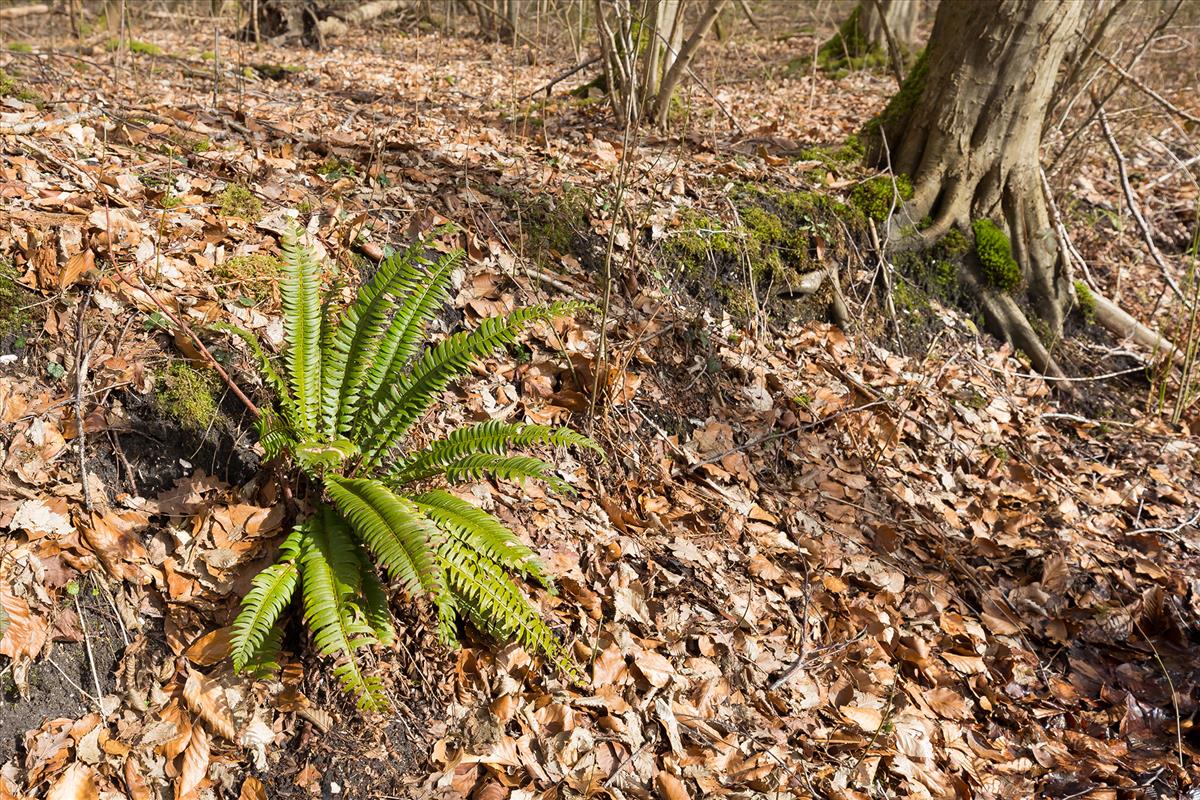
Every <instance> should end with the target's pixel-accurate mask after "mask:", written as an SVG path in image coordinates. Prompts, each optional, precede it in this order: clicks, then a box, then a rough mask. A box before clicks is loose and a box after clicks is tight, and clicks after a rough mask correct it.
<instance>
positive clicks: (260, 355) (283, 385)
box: [210, 322, 292, 406]
mask: <svg viewBox="0 0 1200 800" xmlns="http://www.w3.org/2000/svg"><path fill="white" fill-rule="evenodd" d="M210 327H211V328H212V329H213V330H215V331H222V332H223V333H231V334H233V335H234V336H236V337H238V338H239V339H241V340H242V341H243V342H245V343H246V346H247V347H249V348H250V353H251V355H253V356H254V360H255V361H257V362H258V369H259V371H260V372H261V373H262V375H263V380H264V381H265V382H266V384H267V385H268V386H269V387H270V388H271V389H272V390H273V391H274V392H275V393H276V394H277V395H279V401H280V403H281V404H283V405H284V406H287V405H288V404H290V403H291V402H292V396H291V392H290V391H288V385H287V381H285V380H284V379H283V376H281V375H280V374H279V371H278V370H277V369H275V363H274V362H273V361H272V360H271V357H270V356H268V355H267V352H266V351H265V350H263V347H262V344H261V343H260V342H259V341H258V337H257V336H255V335H254V334H253V333H251V332H250V331H248V330H246V329H245V328H241V327H238V326H237V325H230V324H229V323H227V322H216V323H213V324H212V325H211V326H210Z"/></svg>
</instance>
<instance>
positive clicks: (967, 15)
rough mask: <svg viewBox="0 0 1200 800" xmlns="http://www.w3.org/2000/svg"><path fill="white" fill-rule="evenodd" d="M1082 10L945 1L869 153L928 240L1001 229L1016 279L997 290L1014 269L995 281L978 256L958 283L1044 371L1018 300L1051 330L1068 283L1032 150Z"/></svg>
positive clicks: (1071, 3) (1057, 325)
mask: <svg viewBox="0 0 1200 800" xmlns="http://www.w3.org/2000/svg"><path fill="white" fill-rule="evenodd" d="M1087 11H1088V9H1087V4H1086V3H1083V2H1079V0H969V1H968V0H943V2H942V3H941V4H940V6H939V8H938V12H937V18H936V20H935V22H934V28H933V34H932V36H931V37H930V41H929V45H928V48H927V49H926V53H925V55H924V56H923V57H922V59H921V61H920V62H918V64H917V65H916V67H915V68H914V69H913V71H912V74H910V75H909V77H908V79H907V80H906V81H905V83H904V85H903V86H902V87H901V89H900V91H899V92H898V93H897V94H896V96H895V97H894V98H893V99H892V101H891V103H890V104H889V105H888V107H887V109H885V111H884V113H883V115H882V116H881V117H880V119H879V123H880V126H879V131H880V133H881V134H882V136H881V137H879V138H878V139H877V141H876V142H875V144H874V149H873V154H874V156H875V158H876V160H877V161H878V162H879V163H881V164H882V163H888V164H890V166H891V168H892V169H893V170H894V171H895V172H896V173H898V174H905V175H908V176H909V178H910V179H911V181H912V185H913V189H914V191H913V196H912V199H911V200H910V201H909V202H908V204H907V206H906V208H905V211H906V214H907V216H908V217H909V219H910V220H922V219H923V218H926V217H929V218H930V219H932V224H931V225H930V226H929V227H927V228H926V229H925V230H924V231H923V232H922V233H921V234H920V235H921V237H922V240H923V243H924V244H926V245H932V244H933V243H934V242H936V241H937V240H938V239H940V238H941V237H942V236H944V235H945V234H946V232H947V231H949V230H950V229H951V228H952V227H957V228H959V229H960V230H961V231H962V232H965V233H968V235H969V232H970V231H971V230H972V226H973V223H977V222H978V221H979V220H990V221H991V222H993V223H995V225H996V226H997V227H998V228H999V229H1000V230H1001V231H1004V232H1005V233H1007V234H1008V237H1009V239H1010V241H1011V255H1012V258H1013V259H1015V261H1016V265H1017V266H1018V267H1019V270H1020V276H1019V285H1017V286H1012V285H1009V286H1008V288H1007V289H1005V288H1004V287H1003V286H1002V285H998V283H999V284H1003V283H1010V284H1012V283H1017V282H1018V281H1017V280H1016V278H1017V276H1016V275H1012V276H1010V277H1011V278H1012V279H1013V280H1012V281H1002V282H998V281H997V280H996V279H995V275H994V274H992V275H990V276H989V275H988V270H987V269H986V268H985V265H984V264H983V263H982V262H980V261H979V259H978V258H974V257H973V258H970V259H968V263H967V264H965V265H964V266H963V269H961V270H960V280H961V282H962V283H963V284H964V286H965V288H967V289H968V290H969V291H971V293H972V294H974V295H975V297H976V298H977V300H978V302H979V304H980V306H981V307H982V309H983V311H984V314H985V317H986V318H987V320H988V323H989V325H990V326H991V327H992V328H993V330H994V331H995V332H996V333H998V334H1000V335H1002V336H1004V337H1005V338H1007V339H1009V340H1010V341H1012V342H1013V343H1014V344H1016V345H1017V346H1018V347H1020V348H1021V349H1022V350H1024V351H1025V353H1026V354H1027V355H1028V356H1029V357H1030V358H1031V359H1032V361H1033V362H1034V365H1035V366H1036V367H1037V368H1038V369H1039V370H1041V371H1042V372H1043V373H1046V374H1056V373H1057V372H1058V370H1057V367H1056V366H1055V364H1054V360H1053V358H1052V357H1051V356H1050V354H1049V352H1048V351H1047V349H1046V346H1045V345H1044V344H1043V342H1042V341H1041V339H1040V338H1039V336H1038V335H1037V334H1036V333H1035V331H1034V329H1033V326H1032V325H1031V324H1030V322H1029V316H1027V314H1026V313H1025V310H1024V309H1023V307H1022V306H1023V305H1024V306H1025V307H1027V308H1030V309H1031V310H1032V312H1033V314H1035V315H1036V316H1037V317H1039V318H1040V319H1041V320H1042V322H1043V323H1044V326H1042V327H1043V332H1047V331H1048V332H1049V333H1050V334H1051V338H1053V337H1057V336H1058V335H1059V334H1060V333H1061V331H1062V325H1063V319H1064V316H1065V314H1066V312H1067V311H1068V310H1069V303H1070V296H1071V286H1070V280H1069V278H1068V275H1067V271H1066V268H1065V267H1064V266H1063V261H1062V260H1061V259H1059V257H1058V252H1057V244H1056V239H1055V234H1054V230H1053V228H1052V226H1051V222H1050V219H1049V215H1048V213H1047V208H1046V203H1045V199H1044V196H1043V194H1042V184H1041V175H1040V171H1039V170H1040V165H1039V161H1038V148H1039V145H1040V142H1041V138H1042V126H1043V122H1044V120H1045V115H1046V110H1047V108H1048V107H1049V104H1050V101H1051V96H1052V93H1053V91H1054V87H1055V81H1056V77H1057V74H1058V68H1059V65H1060V63H1061V62H1062V59H1063V56H1064V54H1065V53H1066V52H1067V51H1068V49H1069V48H1070V47H1071V46H1072V44H1073V43H1074V41H1075V39H1076V38H1077V37H1078V35H1079V34H1080V32H1081V28H1082V27H1083V23H1084V19H1085V17H1086V16H1087ZM977 238H978V237H977ZM977 250H980V252H982V250H981V248H979V247H978V242H977ZM991 255H992V256H993V257H995V256H996V254H995V253H992V254H991ZM1001 255H1007V254H1001ZM985 260H986V259H985ZM1009 263H1011V262H1009ZM1022 299H1023V300H1025V301H1027V302H1025V303H1021V302H1019V300H1022Z"/></svg>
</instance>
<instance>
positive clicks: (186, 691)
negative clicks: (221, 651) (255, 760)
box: [183, 669, 237, 742]
mask: <svg viewBox="0 0 1200 800" xmlns="http://www.w3.org/2000/svg"><path fill="white" fill-rule="evenodd" d="M183 699H184V700H186V701H187V705H188V708H190V709H191V710H192V712H193V713H194V714H196V715H197V716H199V717H200V718H201V719H202V720H204V721H205V722H207V723H208V725H209V727H210V728H212V729H213V731H214V732H216V733H219V734H220V735H221V736H223V737H225V738H226V739H228V740H229V741H231V742H232V741H235V740H236V739H237V729H236V728H235V727H234V724H233V714H232V713H230V711H229V704H228V703H227V702H226V700H225V691H224V689H222V687H221V686H220V684H218V683H216V682H215V681H212V680H209V679H208V678H206V677H204V676H203V675H201V674H200V673H199V672H197V671H196V670H194V669H188V678H187V682H186V683H185V684H184V685H183Z"/></svg>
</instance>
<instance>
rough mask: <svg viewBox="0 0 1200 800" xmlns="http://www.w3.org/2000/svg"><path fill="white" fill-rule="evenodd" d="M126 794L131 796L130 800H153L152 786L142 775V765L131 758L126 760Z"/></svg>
mask: <svg viewBox="0 0 1200 800" xmlns="http://www.w3.org/2000/svg"><path fill="white" fill-rule="evenodd" d="M123 772H124V773H125V794H127V795H129V800H151V798H152V797H153V795H151V793H150V785H149V784H147V783H146V778H145V777H144V776H143V775H142V768H141V765H140V764H138V760H137V759H136V758H135V757H133V756H130V757H129V758H126V759H125V768H124V770H123Z"/></svg>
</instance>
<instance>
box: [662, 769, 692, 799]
mask: <svg viewBox="0 0 1200 800" xmlns="http://www.w3.org/2000/svg"><path fill="white" fill-rule="evenodd" d="M654 785H655V786H656V787H657V788H658V796H659V797H661V798H662V800H692V796H691V795H690V794H688V790H687V787H686V786H684V785H683V781H681V780H679V778H676V777H675V776H674V775H672V774H671V773H669V772H667V771H666V770H665V769H660V770H659V771H658V773H657V774H656V775H655V776H654Z"/></svg>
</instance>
